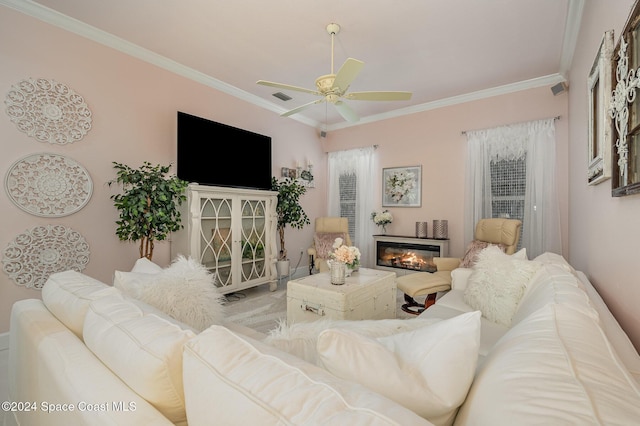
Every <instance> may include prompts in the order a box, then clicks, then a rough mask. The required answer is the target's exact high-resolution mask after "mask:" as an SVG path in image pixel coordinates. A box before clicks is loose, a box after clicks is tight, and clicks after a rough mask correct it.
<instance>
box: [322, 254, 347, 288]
mask: <svg viewBox="0 0 640 426" xmlns="http://www.w3.org/2000/svg"><path fill="white" fill-rule="evenodd" d="M327 263H328V264H329V269H330V271H331V272H330V275H331V284H333V285H342V284H344V283H345V278H346V277H347V265H346V264H345V263H342V262H337V261H335V260H330V261H329V262H327Z"/></svg>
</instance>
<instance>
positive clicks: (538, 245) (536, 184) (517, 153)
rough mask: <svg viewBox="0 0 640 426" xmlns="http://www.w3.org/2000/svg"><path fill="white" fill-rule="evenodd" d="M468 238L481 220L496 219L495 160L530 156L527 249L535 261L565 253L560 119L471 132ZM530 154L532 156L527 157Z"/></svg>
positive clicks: (525, 222) (525, 220)
mask: <svg viewBox="0 0 640 426" xmlns="http://www.w3.org/2000/svg"><path fill="white" fill-rule="evenodd" d="M467 141H468V147H467V175H466V185H465V186H466V190H465V204H466V208H465V239H466V241H467V242H468V241H471V240H472V239H473V232H474V228H475V224H476V223H477V222H478V220H479V219H482V218H488V217H494V216H495V215H494V212H493V211H492V193H491V171H490V167H491V162H492V161H499V160H518V159H522V158H526V191H525V195H524V197H525V199H524V215H523V218H522V222H523V226H522V227H523V231H522V236H521V241H522V247H526V249H527V254H528V256H529V258H533V257H535V256H537V255H539V254H541V253H544V252H546V251H550V252H554V253H559V254H561V252H562V241H561V235H560V212H559V205H558V194H557V188H556V138H555V119H553V118H551V119H546V120H539V121H532V122H528V123H521V124H513V125H509V126H502V127H497V128H493V129H485V130H478V131H468V132H467ZM525 156H526V157H525Z"/></svg>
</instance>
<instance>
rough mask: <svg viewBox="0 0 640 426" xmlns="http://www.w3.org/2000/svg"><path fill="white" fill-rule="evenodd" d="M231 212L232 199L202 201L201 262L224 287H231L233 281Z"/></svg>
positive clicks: (203, 199)
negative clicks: (213, 272) (214, 273)
mask: <svg viewBox="0 0 640 426" xmlns="http://www.w3.org/2000/svg"><path fill="white" fill-rule="evenodd" d="M231 212H232V199H231V198H208V197H205V198H201V199H200V215H201V216H200V217H201V228H200V253H201V258H200V262H201V263H202V264H203V265H205V266H206V267H207V268H208V269H210V270H212V271H215V272H216V274H217V282H218V284H219V285H221V286H223V287H225V286H229V285H231V284H232V279H233V274H232V269H231V253H232V252H233V251H232V244H233V233H232V225H233V223H232V219H231Z"/></svg>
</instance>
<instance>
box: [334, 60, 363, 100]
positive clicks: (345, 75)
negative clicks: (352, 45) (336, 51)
mask: <svg viewBox="0 0 640 426" xmlns="http://www.w3.org/2000/svg"><path fill="white" fill-rule="evenodd" d="M363 67H364V62H362V61H359V60H357V59H353V58H348V59H347V60H346V61H344V64H342V66H341V67H340V70H339V71H338V74H336V78H335V80H334V81H333V86H332V87H331V88H332V89H335V88H338V87H339V88H340V90H341V92H345V91H346V90H347V89H348V88H349V86H350V85H351V83H352V82H353V80H355V79H356V77H357V76H358V74H360V71H362V68H363Z"/></svg>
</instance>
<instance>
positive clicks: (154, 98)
mask: <svg viewBox="0 0 640 426" xmlns="http://www.w3.org/2000/svg"><path fill="white" fill-rule="evenodd" d="M632 3H633V0H619V1H616V2H611V1H606V0H593V1H589V2H585V12H584V19H583V24H582V32H581V34H580V38H579V42H578V47H577V50H576V53H575V56H574V60H573V65H572V69H571V73H570V76H569V77H570V79H569V80H570V85H571V88H570V90H569V93H568V94H563V95H560V96H557V97H553V96H552V95H551V91H550V90H549V88H547V87H543V88H539V89H531V90H527V91H522V92H519V93H514V94H510V95H503V96H499V97H495V98H492V99H485V100H479V101H474V102H469V103H466V104H461V105H455V106H450V107H446V108H441V109H438V110H433V111H426V112H422V113H416V114H413V115H410V116H405V117H400V118H396V119H392V120H387V121H382V122H377V123H371V124H368V125H363V126H357V127H353V128H347V129H342V130H338V131H334V132H330V133H329V135H328V137H327V138H326V140H325V141H324V142H320V141H319V139H318V137H317V134H316V130H315V129H312V128H310V127H308V126H305V125H302V124H299V123H297V122H296V121H294V120H290V119H281V118H280V117H278V116H277V115H276V114H274V113H273V112H270V111H266V110H263V109H261V108H259V107H256V106H253V105H250V104H248V103H246V102H243V101H240V100H238V99H236V98H233V97H231V96H229V95H226V94H223V93H221V92H218V91H216V90H214V89H211V88H209V87H205V86H203V85H201V84H197V83H195V82H193V81H190V80H188V79H185V78H182V77H180V76H176V75H173V74H171V73H170V72H168V71H165V70H162V69H159V68H157V67H155V66H152V65H149V64H147V63H144V62H141V61H138V60H136V59H133V58H130V57H128V56H126V55H124V54H122V53H119V52H116V51H114V50H112V49H109V48H106V47H104V46H102V45H99V44H97V43H94V42H91V41H88V40H85V39H84V38H81V37H78V36H76V35H74V34H71V33H68V32H66V31H63V30H60V29H57V28H54V27H52V26H49V25H47V24H44V23H42V22H40V21H37V20H35V19H32V18H29V17H26V16H23V15H21V14H19V13H17V12H14V11H13V10H11V9H8V8H4V7H2V9H0V10H2V13H1V14H0V38H1V39H2V40H12V41H11V42H6V43H2V44H1V45H0V79H1V84H2V86H3V87H4V90H3V93H6V92H7V91H8V90H9V88H10V86H11V85H12V84H15V83H17V82H18V81H20V80H22V79H25V78H28V77H33V78H37V77H42V78H49V79H55V80H57V81H60V82H62V83H65V84H67V85H69V86H70V87H71V88H72V89H74V90H75V91H77V92H78V93H80V94H81V95H82V96H84V98H85V100H86V101H87V103H88V104H89V106H90V108H91V109H92V111H93V119H94V121H93V129H92V130H91V132H90V133H89V135H88V136H87V137H86V138H85V139H84V140H82V141H80V142H77V143H74V144H72V145H69V146H58V145H49V144H41V143H38V142H36V141H35V140H34V139H32V138H29V137H27V136H26V135H24V134H23V133H21V132H19V131H18V130H17V129H16V127H15V125H14V124H13V123H11V122H10V121H9V120H8V118H7V117H6V116H5V117H4V118H0V147H1V148H2V155H1V156H0V173H1V174H2V175H3V176H4V174H5V173H6V171H7V170H8V168H9V167H10V166H11V165H12V164H13V162H14V161H16V160H17V159H19V158H21V157H23V156H25V155H28V154H32V153H41V152H53V153H58V154H62V155H66V156H69V157H71V158H72V159H74V160H76V161H78V162H79V163H81V164H82V165H83V166H84V167H85V168H87V170H88V171H89V173H90V174H91V177H92V179H93V184H94V192H93V197H92V199H91V201H90V202H89V204H88V205H87V206H86V207H85V208H84V209H82V210H81V211H79V212H78V213H75V214H73V215H71V216H67V217H64V218H58V219H43V218H38V217H35V216H31V215H29V214H27V213H24V212H22V211H21V210H19V209H18V208H17V207H15V206H14V205H13V204H12V203H11V202H10V201H9V200H8V198H7V196H6V193H5V191H0V217H2V221H0V247H2V248H3V249H4V247H6V245H7V244H8V243H9V242H10V241H12V240H13V239H14V238H15V236H17V235H18V234H19V233H21V232H23V231H24V230H26V229H29V228H32V227H33V226H35V225H38V224H49V223H53V224H62V225H65V226H69V227H72V228H74V229H76V230H77V231H79V232H81V233H82V234H83V236H84V237H85V238H86V239H87V241H88V242H89V244H90V248H91V260H90V263H89V265H88V266H87V268H86V269H85V271H84V272H85V273H87V274H88V275H91V276H94V277H96V278H98V279H100V280H102V281H105V282H111V280H112V276H113V271H114V270H116V269H121V270H126V269H129V268H130V267H131V265H132V264H133V262H134V261H135V259H136V258H137V251H136V247H135V246H134V245H133V244H128V243H123V242H120V241H118V239H117V238H116V236H115V224H114V221H115V219H116V217H117V212H116V210H115V208H114V207H113V205H112V202H111V200H110V199H109V196H110V195H111V194H112V193H114V190H113V189H109V188H108V187H107V186H106V182H107V181H109V180H110V179H112V178H113V177H114V173H113V169H112V165H111V162H112V161H120V162H126V163H128V164H130V165H132V166H136V165H139V164H140V163H141V162H142V161H145V160H147V161H151V162H153V163H169V162H172V161H174V160H175V112H176V110H183V111H185V112H189V113H192V114H195V115H200V116H203V117H207V118H210V119H213V120H216V121H220V122H224V123H227V124H230V125H234V126H237V127H242V128H246V129H248V130H252V131H255V132H258V133H263V134H268V135H270V136H272V137H273V140H274V149H273V159H274V162H273V167H274V174H277V173H278V171H279V169H280V167H282V166H288V167H292V166H293V165H294V164H295V162H296V161H301V162H303V161H305V160H306V159H307V158H308V159H311V160H312V161H313V163H314V165H315V166H316V167H315V170H316V172H317V173H316V178H317V179H318V181H317V185H316V188H315V189H311V190H310V192H309V193H308V194H307V195H305V196H304V197H303V200H302V204H303V207H304V208H305V210H306V211H307V213H308V214H309V216H310V217H311V218H312V220H313V218H315V217H317V216H320V215H323V214H325V213H326V210H325V193H326V177H325V170H326V156H325V155H324V152H326V151H333V150H339V149H347V148H353V147H361V146H369V145H373V144H378V145H379V146H380V147H379V149H378V151H377V152H378V155H379V159H380V161H379V166H380V168H383V167H394V166H400V165H416V164H421V165H422V167H423V182H422V185H423V193H422V200H423V201H422V207H421V208H395V209H393V210H392V211H393V213H394V216H395V221H394V223H393V225H392V227H391V228H390V229H391V231H392V232H394V233H398V234H408V235H411V234H412V233H413V232H414V223H415V222H416V221H423V220H428V221H431V220H433V219H448V220H449V233H450V237H451V254H452V255H460V254H462V252H463V250H464V246H465V244H466V242H465V241H463V231H462V222H463V219H462V218H463V209H464V202H463V192H464V158H465V154H466V148H465V143H466V142H465V137H464V136H462V135H461V132H462V131H464V130H470V129H482V128H489V127H495V126H499V125H504V124H509V123H515V122H522V121H529V120H535V119H541V118H547V117H552V116H556V115H560V116H561V117H562V118H561V119H560V120H559V121H557V122H556V129H557V140H558V157H557V158H558V170H557V172H558V176H559V179H558V180H559V192H560V198H561V214H562V232H563V251H564V254H565V256H567V257H569V260H570V261H571V263H572V264H573V265H575V266H576V268H578V269H580V270H583V271H585V273H587V274H588V275H589V277H590V278H591V280H592V282H593V283H594V284H595V285H596V287H597V288H598V290H599V291H600V293H601V294H602V295H603V297H604V299H605V300H606V302H607V303H608V304H609V306H610V308H611V309H612V311H613V312H614V314H615V315H616V317H617V318H618V320H619V321H620V322H621V323H622V325H623V327H624V328H625V330H626V331H627V333H629V335H630V337H631V338H632V340H633V341H634V343H635V344H636V347H639V346H640V325H638V324H640V313H638V310H637V307H636V305H637V304H638V301H640V286H639V285H638V284H639V282H638V272H637V267H634V265H635V264H637V252H638V250H637V247H638V241H640V226H638V220H637V218H638V213H640V196H631V197H625V198H612V197H611V196H610V184H609V183H608V182H607V183H603V184H601V185H598V186H596V187H590V186H587V185H586V182H585V180H586V179H585V176H586V160H587V153H586V139H587V100H586V93H587V92H586V77H587V75H588V72H589V69H590V67H591V64H592V61H593V57H594V55H595V53H596V50H597V47H598V45H599V43H600V39H601V37H602V33H603V32H604V31H605V30H608V29H611V28H613V29H615V30H616V38H617V37H618V34H619V31H620V30H621V28H622V26H623V25H624V22H625V20H626V17H627V15H628V13H629V10H630V8H631V5H632ZM569 113H570V114H571V117H569ZM0 115H4V114H0ZM215 161H219V159H212V162H213V163H215ZM234 161H236V162H237V164H238V165H239V166H241V164H242V160H241V159H234ZM378 173H380V170H379V171H378ZM379 182H380V177H379V176H378V178H377V180H376V182H373V183H372V186H373V187H374V190H375V191H376V194H377V197H378V200H379V199H380V198H379V197H380V195H379V191H380V188H379ZM312 231H313V229H312V227H311V226H309V227H307V228H305V229H304V230H302V231H297V230H289V231H288V232H287V247H288V249H289V251H290V254H291V253H296V252H297V250H298V249H299V248H305V247H307V245H308V244H309V242H310V241H311V235H312ZM156 250H157V252H156V255H155V258H154V260H156V261H157V262H158V263H160V264H167V263H168V262H169V261H170V258H169V245H168V243H159V244H158V245H157V249H156ZM291 257H292V258H293V259H292V260H293V261H294V264H295V262H296V261H297V259H296V258H294V256H293V255H292V256H291ZM304 263H306V259H304V258H303V264H304ZM29 297H40V292H38V291H34V290H28V289H25V288H24V287H20V286H17V285H15V284H14V283H13V281H11V280H9V279H8V277H7V275H6V274H5V273H3V272H2V273H0V333H2V332H4V331H7V330H8V328H9V312H10V309H11V305H12V304H13V303H14V302H15V301H16V300H19V299H23V298H29Z"/></svg>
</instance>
